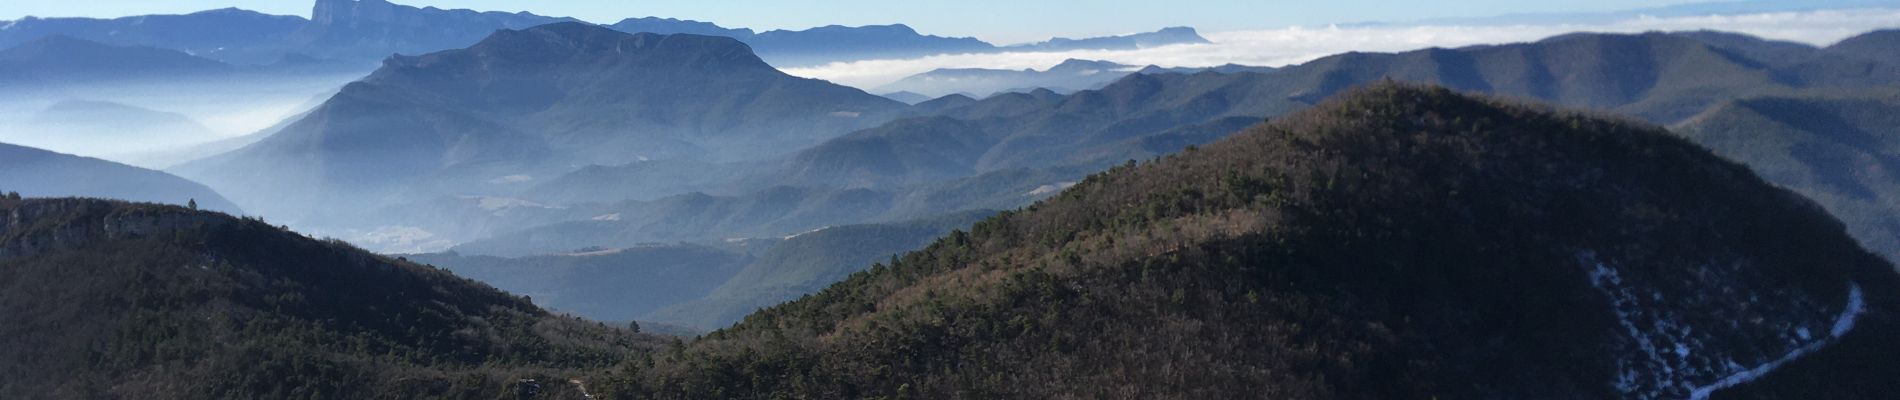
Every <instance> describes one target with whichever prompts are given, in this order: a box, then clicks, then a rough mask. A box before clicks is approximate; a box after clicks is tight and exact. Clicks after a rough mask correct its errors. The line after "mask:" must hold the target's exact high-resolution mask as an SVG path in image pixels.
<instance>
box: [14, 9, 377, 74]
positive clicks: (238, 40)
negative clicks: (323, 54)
mask: <svg viewBox="0 0 1900 400" xmlns="http://www.w3.org/2000/svg"><path fill="white" fill-rule="evenodd" d="M308 22H309V21H308V20H306V19H304V18H303V17H299V16H288V15H268V14H263V13H259V12H255V11H246V10H239V9H235V8H225V9H218V10H210V11H203V12H196V13H191V14H184V15H140V16H131V17H124V18H113V19H94V18H35V17H26V18H24V19H20V20H15V21H0V26H5V27H6V29H0V49H3V48H11V47H14V46H19V45H22V44H26V43H30V42H34V41H38V40H41V39H43V38H47V37H53V36H66V37H72V38H77V39H81V40H87V41H92V42H100V43H107V44H112V45H118V46H144V47H155V48H162V49H170V50H176V51H180V52H185V53H189V54H193V55H198V56H201V57H207V58H211V59H215V60H219V61H223V62H228V63H238V64H263V63H267V62H270V61H275V60H277V59H279V58H280V57H282V50H281V49H279V48H280V47H282V46H283V45H282V43H283V41H284V40H286V39H287V38H289V36H290V34H291V33H293V32H296V31H297V30H299V29H302V28H303V27H304V25H305V24H307V23H308ZM385 55H386V54H385ZM379 56H380V55H379Z"/></svg>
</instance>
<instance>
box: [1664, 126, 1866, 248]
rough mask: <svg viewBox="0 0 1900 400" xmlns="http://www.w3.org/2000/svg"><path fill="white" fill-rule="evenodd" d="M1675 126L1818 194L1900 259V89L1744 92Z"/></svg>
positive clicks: (1769, 175)
mask: <svg viewBox="0 0 1900 400" xmlns="http://www.w3.org/2000/svg"><path fill="white" fill-rule="evenodd" d="M1675 130H1676V131H1677V132H1679V133H1681V134H1682V135H1683V137H1685V138H1688V139H1689V140H1692V141H1695V142H1696V143H1700V144H1702V145H1703V146H1707V147H1708V148H1709V149H1710V150H1713V151H1715V152H1716V154H1721V155H1722V156H1724V157H1728V158H1730V159H1733V160H1736V161H1739V162H1741V163H1743V164H1747V165H1748V166H1749V167H1752V168H1754V169H1755V171H1756V172H1757V173H1759V174H1761V175H1762V177H1764V178H1766V179H1768V180H1769V181H1772V182H1775V183H1776V184H1779V185H1782V186H1785V187H1788V188H1789V189H1792V190H1794V191H1796V192H1799V193H1801V194H1802V195H1804V196H1807V197H1808V198H1811V199H1814V201H1815V202H1816V203H1820V204H1821V205H1822V206H1823V207H1826V208H1827V210H1828V211H1829V212H1830V213H1832V214H1834V216H1835V217H1838V218H1840V219H1841V220H1842V221H1844V222H1846V223H1847V226H1848V230H1849V231H1850V232H1852V233H1853V234H1854V236H1855V237H1856V238H1859V239H1860V240H1861V241H1862V243H1864V244H1866V246H1867V247H1868V248H1869V249H1872V250H1874V251H1875V252H1876V253H1879V254H1880V255H1882V256H1885V257H1887V258H1888V259H1889V260H1900V95H1895V94H1892V93H1889V94H1886V95H1874V96H1802V97H1764V98H1749V99H1740V100H1735V101H1731V102H1727V103H1724V104H1722V105H1719V106H1717V107H1715V108H1712V109H1710V110H1709V111H1708V112H1706V113H1703V114H1702V115H1698V116H1696V117H1695V118H1691V119H1689V120H1688V121H1686V122H1683V123H1681V124H1679V125H1677V126H1676V127H1675Z"/></svg>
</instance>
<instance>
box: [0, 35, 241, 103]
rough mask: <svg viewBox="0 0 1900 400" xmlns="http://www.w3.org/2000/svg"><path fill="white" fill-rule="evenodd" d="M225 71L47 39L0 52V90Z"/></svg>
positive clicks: (135, 50)
mask: <svg viewBox="0 0 1900 400" xmlns="http://www.w3.org/2000/svg"><path fill="white" fill-rule="evenodd" d="M233 70H234V68H233V67H231V66H230V65H227V64H224V63H221V62H218V61H214V60H209V59H205V58H200V57H196V56H192V55H190V54H185V53H183V52H179V51H176V50H166V49H159V48H154V47H144V46H115V45H108V44H102V43H98V42H93V41H89V40H84V39H78V38H74V37H70V36H48V37H45V38H41V39H38V40H34V41H31V42H26V43H23V44H20V45H18V46H13V47H10V48H7V49H5V50H0V90H23V89H32V88H37V87H45V86H55V85H59V84H67V83H75V82H90V83H113V82H125V81H135V80H146V79H157V78H167V79H190V78H198V77H207V76H213V75H217V74H222V73H229V72H232V71H233Z"/></svg>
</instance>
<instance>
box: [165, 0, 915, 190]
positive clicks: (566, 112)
mask: <svg viewBox="0 0 1900 400" xmlns="http://www.w3.org/2000/svg"><path fill="white" fill-rule="evenodd" d="M902 107H903V104H901V103H898V102H896V101H892V100H889V99H884V98H881V97H877V96H874V95H871V94H868V93H864V92H863V91H860V90H857V89H852V88H848V87H843V86H838V85H834V84H830V83H828V82H824V81H819V80H812V79H804V78H797V77H793V76H790V75H786V74H784V73H782V72H779V71H778V70H776V69H773V68H772V67H771V66H770V65H767V64H766V63H765V62H764V61H762V60H760V59H759V58H758V57H757V56H755V55H753V53H752V52H751V51H750V50H749V49H748V48H747V46H745V45H744V44H742V43H740V42H738V41H737V40H734V39H730V38H724V37H712V36H699V35H690V34H676V35H659V34H652V33H642V34H629V33H623V32H618V31H614V30H611V29H607V28H604V27H599V26H595V25H591V24H585V23H560V24H550V25H542V26H537V27H534V28H528V29H525V30H502V31H497V32H495V33H494V34H493V35H491V36H490V37H489V38H487V39H484V40H483V41H482V42H480V43H477V44H475V45H474V46H471V47H469V48H467V49H462V50H451V51H443V52H437V53H431V54H427V55H422V56H413V57H412V56H403V57H394V58H391V59H389V60H388V61H387V62H386V63H385V65H384V67H383V68H381V69H379V70H377V71H376V72H375V73H372V74H371V75H370V76H369V77H367V78H364V79H363V80H361V81H359V82H356V83H352V84H350V85H349V86H346V87H345V88H344V89H343V91H342V92H340V93H338V94H337V95H336V96H335V97H333V98H331V99H330V100H329V101H327V102H326V103H324V105H323V106H321V107H319V108H318V109H317V110H315V111H313V112H312V113H310V114H309V115H308V116H306V117H303V118H302V119H301V120H299V121H298V122H296V123H293V124H291V125H289V126H287V127H285V128H284V129H283V130H282V131H280V132H278V133H277V134H274V135H272V136H271V137H268V138H265V139H263V140H261V141H259V142H258V143H256V144H253V145H251V146H248V147H246V148H243V149H240V150H237V151H234V152H231V153H227V154H224V155H221V156H218V157H214V158H211V159H206V160H201V161H198V162H194V163H192V164H187V165H183V166H179V167H176V168H174V170H177V171H180V172H181V173H183V174H185V175H188V176H194V177H199V178H200V179H203V180H205V181H207V182H211V183H212V185H214V186H217V187H227V188H248V189H247V190H256V193H257V195H255V196H252V195H247V194H246V193H244V192H235V193H234V194H232V195H233V196H238V197H239V198H242V199H247V200H241V201H244V202H245V203H247V204H250V203H256V204H277V205H279V207H274V208H272V209H267V210H258V211H260V212H264V213H266V215H284V216H283V217H281V218H285V219H289V220H298V219H301V218H299V217H297V216H294V215H286V214H293V213H297V212H299V210H313V209H321V208H326V207H320V206H319V205H320V204H335V203H334V202H335V201H339V198H342V199H351V200H350V203H351V204H358V205H362V206H375V205H382V204H387V203H386V202H387V201H389V200H391V199H392V197H394V198H411V199H414V198H427V197H433V196H434V195H435V193H442V192H434V191H436V190H441V191H445V192H447V193H449V194H455V195H463V194H469V193H468V192H467V190H469V188H479V187H484V186H493V185H500V184H506V183H508V182H503V181H505V180H501V178H504V177H508V176H530V177H531V176H547V175H552V174H553V173H554V172H553V171H563V170H567V169H570V168H572V166H573V165H576V164H580V165H585V164H607V165H613V164H621V163H627V162H632V161H637V160H639V159H643V158H648V157H651V158H686V159H707V160H731V159H740V158H745V157H755V156H759V155H763V154H771V153H774V152H782V151H787V149H795V148H799V147H804V146H808V145H810V144H811V143H816V142H818V141H820V140H823V139H827V138H830V137H834V136H836V135H840V134H843V133H844V132H849V131H851V130H854V129H858V128H861V127H864V126H868V125H870V124H874V123H876V122H880V121H882V119H881V118H880V117H879V116H880V115H882V114H886V113H890V112H894V111H896V110H897V109H899V108H902ZM391 132H398V133H399V134H390V133H391ZM312 166H315V167H314V168H313V167H312ZM425 178H427V180H426V181H425ZM491 181H494V182H500V183H489V182H491ZM415 184H421V185H419V186H412V185H415ZM290 188H297V189H295V190H292V189H290ZM287 194H289V195H290V196H285V195H287ZM260 196H262V197H260ZM333 196H335V197H333Z"/></svg>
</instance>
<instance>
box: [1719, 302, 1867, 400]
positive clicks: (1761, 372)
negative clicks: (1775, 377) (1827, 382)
mask: <svg viewBox="0 0 1900 400" xmlns="http://www.w3.org/2000/svg"><path fill="white" fill-rule="evenodd" d="M1866 311H1867V303H1866V300H1865V299H1864V298H1863V297H1862V295H1861V292H1860V285H1856V284H1849V286H1848V290H1847V306H1846V307H1843V308H1842V309H1841V316H1840V317H1839V318H1835V319H1834V329H1832V330H1831V331H1829V333H1828V337H1827V338H1825V339H1822V340H1821V341H1818V342H1814V343H1808V345H1806V346H1801V347H1799V348H1796V349H1794V351H1790V352H1788V354H1785V355H1782V356H1781V358H1778V359H1775V360H1774V361H1769V362H1768V363H1765V364H1762V365H1757V366H1755V367H1754V368H1749V369H1747V370H1743V371H1741V372H1737V373H1734V374H1732V375H1729V376H1726V377H1723V378H1722V379H1720V380H1717V381H1715V383H1710V384H1708V385H1704V386H1699V387H1696V388H1695V390H1692V391H1690V392H1689V398H1690V399H1692V400H1706V399H1708V398H1709V396H1710V395H1713V394H1715V391H1717V390H1722V389H1727V388H1731V387H1735V385H1740V384H1744V383H1748V382H1750V381H1754V380H1755V379H1758V378H1761V377H1763V376H1766V375H1768V373H1770V372H1774V371H1775V369H1776V368H1781V366H1782V365H1783V364H1787V363H1788V362H1790V361H1794V360H1796V359H1799V358H1801V357H1802V356H1806V355H1808V354H1809V353H1813V352H1816V351H1820V350H1821V348H1824V347H1827V345H1830V344H1834V342H1835V341H1838V340H1840V338H1841V336H1842V335H1846V334H1847V332H1848V331H1852V330H1854V321H1855V320H1856V319H1859V318H1860V315H1861V314H1862V313H1865V312H1866Z"/></svg>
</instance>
